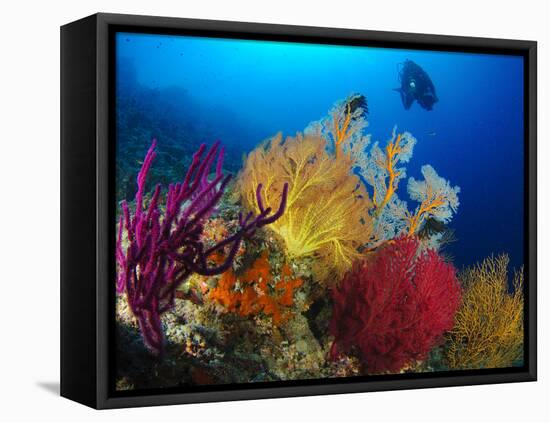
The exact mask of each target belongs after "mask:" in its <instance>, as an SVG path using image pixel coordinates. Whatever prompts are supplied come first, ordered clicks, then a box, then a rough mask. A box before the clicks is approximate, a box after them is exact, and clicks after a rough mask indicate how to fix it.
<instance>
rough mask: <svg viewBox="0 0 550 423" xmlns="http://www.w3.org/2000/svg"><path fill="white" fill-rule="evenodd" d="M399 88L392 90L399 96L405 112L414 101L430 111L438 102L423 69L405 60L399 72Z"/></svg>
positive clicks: (432, 85)
mask: <svg viewBox="0 0 550 423" xmlns="http://www.w3.org/2000/svg"><path fill="white" fill-rule="evenodd" d="M399 83H400V84H401V86H400V87H399V88H394V91H397V92H398V93H399V94H401V102H402V103H403V107H405V109H406V110H409V109H410V108H411V105H412V103H413V101H414V100H416V102H417V103H418V104H419V105H420V107H422V108H424V109H426V110H432V108H433V105H434V104H435V103H437V101H438V100H439V99H438V98H437V95H436V93H435V87H434V84H433V82H432V80H431V79H430V77H429V75H428V74H427V73H426V71H425V70H424V69H422V68H421V67H420V66H418V65H417V64H416V63H414V62H413V61H412V60H408V59H407V60H405V63H403V64H402V67H401V69H400V70H399Z"/></svg>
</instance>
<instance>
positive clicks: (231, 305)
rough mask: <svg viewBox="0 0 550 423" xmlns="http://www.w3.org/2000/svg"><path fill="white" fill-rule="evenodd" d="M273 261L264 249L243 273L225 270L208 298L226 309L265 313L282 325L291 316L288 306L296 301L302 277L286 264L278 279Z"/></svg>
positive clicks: (238, 312) (244, 313) (239, 311)
mask: <svg viewBox="0 0 550 423" xmlns="http://www.w3.org/2000/svg"><path fill="white" fill-rule="evenodd" d="M274 273H275V272H273V271H272V268H271V265H270V264H269V261H268V259H267V252H264V253H263V254H262V255H261V256H260V257H259V258H258V259H257V260H256V261H254V263H253V264H252V265H251V266H250V267H249V268H248V269H246V271H244V272H243V273H242V274H240V275H237V274H236V273H235V272H234V271H233V270H231V269H230V270H228V271H226V272H225V273H224V274H223V275H222V276H221V278H220V280H219V281H218V285H217V286H216V287H215V288H213V289H212V290H210V293H209V298H210V300H212V301H216V302H217V303H219V304H221V305H222V306H223V308H224V310H225V311H227V312H231V313H237V314H239V315H240V316H256V315H259V314H264V315H266V316H269V317H271V319H272V320H273V324H274V325H275V326H279V325H281V324H282V323H284V322H286V321H287V320H288V318H289V317H290V316H291V311H290V310H288V309H289V308H290V307H291V306H292V305H293V303H294V291H295V290H296V289H298V288H299V287H300V286H302V283H303V281H302V280H301V279H299V278H291V276H292V270H291V269H290V266H288V265H287V264H285V265H283V266H282V268H281V269H280V277H279V280H277V281H275V280H274V277H273V274H274Z"/></svg>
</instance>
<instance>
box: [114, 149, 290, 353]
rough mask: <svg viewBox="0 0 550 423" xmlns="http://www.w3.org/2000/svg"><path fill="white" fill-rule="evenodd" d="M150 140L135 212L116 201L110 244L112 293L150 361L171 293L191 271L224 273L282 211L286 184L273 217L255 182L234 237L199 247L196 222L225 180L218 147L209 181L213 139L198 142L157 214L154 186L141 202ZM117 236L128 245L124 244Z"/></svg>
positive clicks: (158, 346)
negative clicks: (215, 260) (252, 202)
mask: <svg viewBox="0 0 550 423" xmlns="http://www.w3.org/2000/svg"><path fill="white" fill-rule="evenodd" d="M155 147H156V140H153V142H152V144H151V147H150V148H149V151H148V152H147V155H146V156H145V160H144V161H143V165H142V167H141V170H140V172H139V174H138V177H137V185H138V190H137V193H136V197H135V211H134V212H133V213H132V212H131V211H130V208H129V206H128V203H127V202H126V201H123V202H122V216H121V217H120V221H119V229H118V238H117V244H116V259H117V263H118V266H119V269H118V276H117V281H116V289H117V293H119V294H122V293H126V297H127V299H128V304H129V306H130V309H131V311H132V313H133V314H134V316H135V317H136V318H137V320H138V323H139V327H140V330H141V334H142V337H143V340H144V343H145V344H146V345H147V347H148V348H149V349H150V350H151V352H152V353H153V354H155V355H157V356H161V355H162V354H163V349H164V334H163V332H162V324H161V316H162V314H163V313H165V312H166V311H168V310H170V309H172V308H173V307H174V298H175V293H176V289H177V288H178V286H180V285H181V283H182V282H184V281H185V280H186V279H187V278H188V277H189V275H191V274H192V273H198V274H200V275H204V276H211V275H217V274H220V273H223V272H225V271H226V270H228V269H229V268H230V267H231V265H232V262H233V260H234V258H235V255H236V253H237V251H238V249H239V246H240V243H241V241H242V239H243V238H244V237H247V236H251V235H253V234H254V232H255V230H256V229H258V228H260V227H262V226H265V225H268V224H270V223H273V222H275V221H276V220H277V219H278V218H279V217H281V216H282V214H283V213H284V210H285V207H286V200H287V193H288V185H287V184H285V186H284V189H283V193H282V196H281V203H280V205H279V208H278V210H277V211H276V212H274V213H272V211H273V210H272V209H271V208H269V207H268V208H265V207H264V203H263V201H262V198H261V191H262V185H261V184H259V185H258V187H257V190H256V198H257V202H258V209H259V210H260V213H259V214H258V215H257V216H254V215H253V213H248V214H247V215H246V216H243V215H242V214H240V215H239V229H238V230H237V232H235V233H234V234H233V235H231V236H229V237H228V238H226V239H224V240H222V241H220V242H218V243H217V244H215V245H214V246H212V247H209V248H205V246H204V244H203V243H202V242H201V240H200V237H201V234H202V231H203V224H204V222H205V221H206V220H207V219H208V217H209V216H210V214H211V213H212V212H213V211H214V210H215V207H216V205H217V204H218V202H219V201H220V199H221V197H222V195H223V193H224V190H225V188H226V187H227V183H228V182H229V179H230V175H228V176H224V175H223V172H222V166H221V164H222V161H223V149H222V150H221V151H220V153H219V154H218V158H217V166H216V175H215V177H214V179H213V180H212V181H209V180H208V173H209V171H210V167H211V165H212V164H213V162H214V160H215V157H216V153H217V152H218V148H219V142H216V143H215V144H214V145H213V146H212V148H211V149H210V150H209V151H208V152H207V153H206V155H205V156H204V159H203V154H204V152H205V150H206V146H205V145H204V144H203V145H201V146H200V148H199V150H198V151H197V152H196V153H195V154H194V155H193V160H192V162H191V165H190V167H189V169H188V171H187V174H186V176H185V178H184V180H183V182H181V183H176V184H170V185H169V187H168V193H167V194H166V200H165V210H164V211H161V209H160V202H161V187H160V185H157V186H156V187H155V190H154V192H153V195H152V197H151V199H150V201H149V203H148V205H145V204H144V198H143V197H144V187H145V180H146V178H147V174H148V172H149V169H150V168H151V164H152V162H153V159H154V158H155V155H156V153H155ZM124 231H125V232H126V234H127V246H126V248H124V246H123V235H124ZM226 248H228V249H229V252H228V253H227V255H226V257H225V260H224V261H223V262H222V263H221V264H218V265H213V266H210V265H209V264H208V257H209V256H210V255H211V254H212V253H214V252H216V251H225V249H226Z"/></svg>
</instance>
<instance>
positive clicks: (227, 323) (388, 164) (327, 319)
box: [116, 94, 523, 390]
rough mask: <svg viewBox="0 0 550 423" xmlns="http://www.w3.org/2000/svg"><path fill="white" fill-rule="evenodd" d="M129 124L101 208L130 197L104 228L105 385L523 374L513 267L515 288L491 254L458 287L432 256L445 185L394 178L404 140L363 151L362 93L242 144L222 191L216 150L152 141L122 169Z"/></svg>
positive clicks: (222, 155) (442, 257)
mask: <svg viewBox="0 0 550 423" xmlns="http://www.w3.org/2000/svg"><path fill="white" fill-rule="evenodd" d="M137 111H138V110H134V109H129V110H128V112H129V114H125V115H123V116H119V120H121V121H122V122H123V123H124V125H120V126H121V130H122V131H123V132H124V137H123V138H124V139H125V141H124V143H123V145H121V146H118V147H117V148H119V147H120V148H122V149H123V150H120V151H119V152H118V153H117V160H118V161H119V162H117V172H119V173H122V174H123V175H122V177H121V178H119V176H120V175H118V174H117V184H119V182H120V187H118V186H117V198H130V197H132V196H135V200H134V201H131V202H126V201H122V207H121V212H120V213H119V215H118V216H117V219H118V218H119V220H118V238H117V243H116V259H117V281H116V288H117V297H116V321H117V328H116V348H117V363H116V366H117V368H116V383H117V385H116V386H117V389H118V390H126V389H142V388H156V387H174V386H194V385H212V384H228V383H252V382H270V381H280V380H300V379H319V378H329V377H349V376H357V375H367V374H385V373H396V372H415V373H419V372H433V371H445V370H449V369H475V368H494V367H508V366H514V365H519V363H521V360H522V358H523V356H522V354H523V292H522V283H523V274H522V272H519V273H517V274H516V276H515V278H514V280H513V285H514V290H513V291H512V290H511V289H509V287H508V275H507V265H508V259H507V257H506V256H499V257H496V258H495V257H491V258H489V259H487V260H485V261H484V262H483V263H482V264H479V265H477V266H475V267H473V268H470V269H467V270H466V271H464V272H463V273H461V274H460V275H459V277H457V275H456V270H455V268H454V266H453V264H452V257H451V256H450V255H449V254H448V253H445V252H444V251H443V250H442V248H443V247H444V245H445V244H446V243H449V242H452V241H453V238H454V237H453V229H452V227H451V226H450V225H451V221H452V218H453V217H454V216H455V214H456V213H457V209H458V206H459V198H458V194H459V193H460V188H459V187H458V186H453V185H451V183H450V182H449V181H447V180H446V179H444V178H443V177H441V176H439V175H438V173H437V172H436V171H435V169H434V168H433V167H432V166H430V165H424V166H422V168H421V173H422V179H421V180H416V179H414V178H408V180H407V174H406V173H407V169H406V164H407V163H409V161H410V159H411V157H412V155H413V150H414V148H415V145H416V144H417V140H416V138H414V137H413V135H411V134H410V133H409V132H406V131H403V132H399V133H398V131H397V129H396V128H394V129H393V131H392V134H391V137H390V138H389V140H388V141H387V142H386V143H385V144H384V145H382V144H380V143H378V142H374V143H372V144H371V136H370V135H369V134H367V133H366V128H367V126H368V121H367V114H368V106H367V100H366V98H365V97H364V96H363V95H361V94H352V95H350V96H348V97H347V98H346V99H344V100H342V101H338V102H337V103H336V104H335V105H334V106H333V107H332V109H331V110H330V111H329V113H328V114H327V115H326V116H324V117H323V118H321V119H320V120H317V121H315V122H312V123H310V124H309V125H308V126H307V127H306V129H305V130H304V132H303V133H297V134H296V135H295V136H290V137H286V138H283V136H282V135H281V134H278V135H276V136H274V137H272V138H270V139H268V140H266V141H265V142H264V143H262V144H260V145H259V146H257V147H256V148H255V149H254V150H252V151H251V152H250V153H249V154H248V156H246V157H245V159H244V166H243V168H242V169H241V171H240V173H239V176H238V178H237V180H236V182H235V183H234V184H233V183H232V182H230V180H229V176H225V175H224V170H226V171H227V170H228V168H232V167H235V168H236V164H235V163H236V162H235V159H234V157H233V159H231V156H229V157H226V152H225V151H224V150H223V148H220V145H219V144H218V143H216V144H214V145H213V146H212V148H210V149H207V148H206V147H205V146H204V145H202V146H201V147H200V148H199V150H198V151H197V152H196V153H195V154H194V155H193V156H192V160H190V158H191V152H190V151H189V149H188V146H186V145H183V144H186V143H183V144H182V145H176V144H177V143H175V141H173V139H172V138H170V140H169V142H168V143H167V144H165V145H163V146H162V148H158V149H157V146H156V142H155V141H153V143H152V145H151V146H150V148H149V150H148V152H147V154H146V156H145V159H144V161H143V163H142V165H141V170H140V172H139V174H137V172H136V171H134V170H133V169H132V170H131V172H130V171H129V170H128V168H130V169H131V168H132V166H133V165H135V162H136V161H137V160H138V159H139V158H141V157H142V156H141V155H142V152H143V143H142V142H141V141H140V143H137V142H136V141H135V139H129V138H128V133H126V131H127V130H128V131H129V130H130V126H132V125H130V123H131V122H130V121H131V120H134V119H137V118H136V117H133V115H134V114H135V113H136V112H137ZM139 116H142V114H140V115H139ZM159 118H161V116H160V117H159V116H157V117H155V119H157V120H158V119H159ZM127 124H128V125H129V126H128V127H127V128H126V126H125V125H127ZM137 126H139V127H140V128H141V127H142V126H146V123H143V124H141V123H140V125H137ZM176 126H177V128H176V129H177V131H176V130H174V134H173V135H174V136H175V134H177V133H180V132H181V131H183V130H184V129H183V126H185V122H180V123H178V124H177V125H176ZM185 130H186V131H187V130H188V131H189V133H190V134H191V133H192V132H193V131H192V130H191V129H190V128H187V126H185ZM134 135H135V134H134ZM138 135H139V134H138ZM136 136H137V135H136ZM141 138H143V137H141ZM141 138H140V139H141ZM224 139H225V138H224ZM226 145H227V144H226ZM241 147H242V146H241ZM434 148H435V147H434ZM129 149H131V151H130V150H129ZM230 150H231V149H230ZM127 153H128V154H127ZM230 154H233V156H234V155H235V150H233V151H231V152H230ZM157 155H158V157H157V159H155V156H157ZM120 157H131V159H130V160H132V161H133V163H122V162H121V161H120ZM136 157H137V159H136ZM134 159H135V160H134ZM154 159H155V167H157V165H158V164H160V165H162V167H163V169H161V170H160V171H159V172H158V173H156V172H157V171H156V170H155V169H154V168H153V167H152V163H153V160H154ZM224 159H225V161H226V162H227V161H228V160H229V161H230V162H231V163H230V166H229V167H227V166H226V165H227V164H225V165H224ZM176 161H178V163H180V161H181V163H182V164H183V166H178V167H179V168H180V170H181V174H179V173H178V172H180V170H178V171H177V172H176V171H175V170H174V169H173V168H174V167H176V166H174V164H175V162H176ZM189 161H190V162H191V163H190V164H189V166H188V167H186V166H185V165H187V163H188V162H189ZM119 167H120V169H119ZM185 170H186V173H185V174H184V173H183V172H184V171H185ZM176 173H178V177H177V178H176V177H175V175H176ZM136 179H137V189H134V187H133V186H132V187H129V184H130V183H132V182H133V181H135V180H136ZM176 180H177V181H182V182H179V183H174V184H169V185H168V186H167V189H166V190H164V192H163V189H161V186H166V185H167V184H168V183H169V182H170V181H176ZM404 181H407V183H406V184H405V183H404ZM405 185H406V189H407V193H408V196H409V197H410V199H411V200H413V201H414V202H416V203H417V205H416V207H415V208H414V209H413V208H411V209H409V207H408V205H407V203H406V202H405V201H404V200H402V199H400V198H399V195H401V196H403V195H404V191H405ZM119 188H120V190H118V189H119ZM398 192H399V193H403V194H399V195H398ZM124 193H126V194H124ZM129 193H131V195H127V194H129ZM243 209H245V210H246V213H244V214H243V213H242V212H241V210H243ZM260 228H266V229H260ZM253 235H254V236H253ZM459 280H460V281H461V282H462V285H461V283H460V282H459Z"/></svg>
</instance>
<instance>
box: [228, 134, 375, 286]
mask: <svg viewBox="0 0 550 423" xmlns="http://www.w3.org/2000/svg"><path fill="white" fill-rule="evenodd" d="M352 167H353V163H352V161H351V159H350V158H349V157H347V156H346V155H341V157H339V158H336V157H335V156H334V155H331V154H330V153H328V152H327V150H326V140H325V139H324V138H322V137H320V136H318V135H307V134H306V135H302V134H298V135H296V137H288V138H287V139H286V140H285V141H284V142H283V141H282V136H281V135H280V134H279V135H277V136H276V137H274V138H272V139H270V140H268V142H266V143H264V145H262V146H260V147H258V148H257V149H255V150H254V151H252V152H251V153H250V154H249V155H248V157H247V159H246V163H245V166H244V169H243V171H242V172H241V175H240V178H239V186H238V190H239V191H240V192H241V195H242V198H243V201H244V204H245V206H246V207H247V208H248V209H251V210H255V207H256V205H255V203H254V186H255V185H256V184H257V181H262V182H263V186H264V191H263V198H264V199H265V202H266V205H267V206H269V205H270V204H272V202H273V201H277V200H278V198H279V197H280V184H281V183H282V182H284V183H286V184H288V187H289V190H288V200H287V211H286V213H285V214H284V215H283V216H282V217H281V218H280V219H279V220H278V221H277V222H275V223H274V224H273V225H271V226H270V229H271V230H273V231H274V232H276V233H277V234H278V235H280V236H281V238H282V239H283V240H284V243H285V248H286V252H287V254H288V255H289V257H291V258H297V257H314V258H315V261H316V274H317V276H318V279H319V280H321V281H326V280H331V279H332V280H338V279H339V278H341V276H342V275H343V273H344V272H345V271H346V270H348V269H349V268H350V267H351V264H352V262H353V260H355V259H357V258H359V257H360V254H359V252H358V249H359V248H360V247H362V246H364V245H365V244H367V243H368V242H369V241H370V240H371V232H372V228H371V218H370V216H369V215H368V213H367V210H368V209H369V208H370V205H371V202H370V199H369V197H368V194H367V192H366V191H365V190H364V188H363V187H362V186H361V184H360V183H359V179H358V177H357V176H356V175H354V174H353V173H352Z"/></svg>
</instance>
